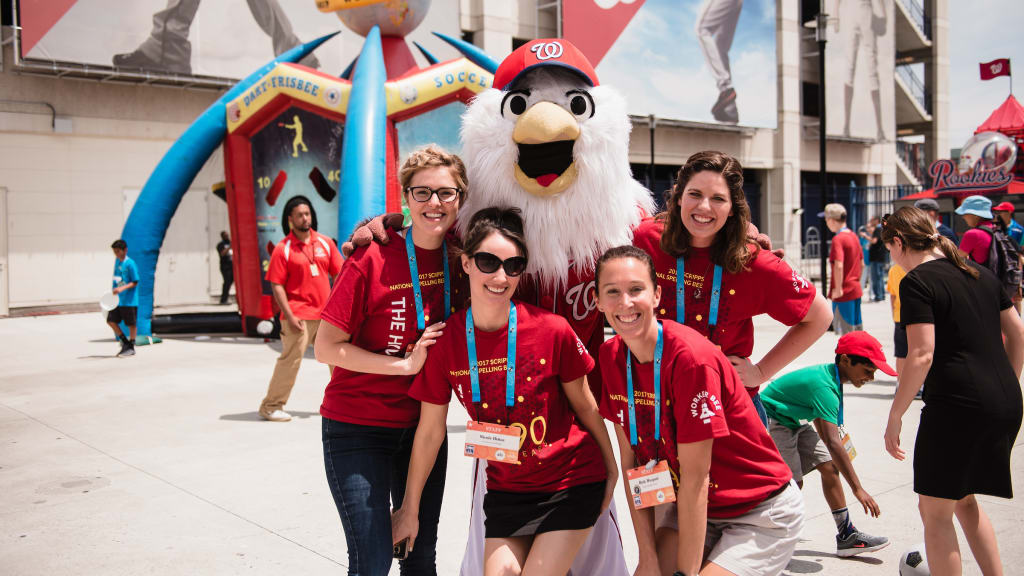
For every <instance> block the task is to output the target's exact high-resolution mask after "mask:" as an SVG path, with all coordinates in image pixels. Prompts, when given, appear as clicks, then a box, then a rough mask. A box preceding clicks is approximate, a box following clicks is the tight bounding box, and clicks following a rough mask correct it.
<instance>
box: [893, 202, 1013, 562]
mask: <svg viewBox="0 0 1024 576" xmlns="http://www.w3.org/2000/svg"><path fill="white" fill-rule="evenodd" d="M882 222H883V224H882V225H883V230H882V240H883V241H884V242H885V245H886V247H887V248H888V249H889V252H890V254H891V255H892V259H893V260H894V261H895V262H896V263H897V264H899V265H900V266H901V267H903V269H904V270H906V271H907V275H906V277H905V278H904V279H903V281H902V282H901V283H900V302H901V306H902V309H901V312H900V320H901V322H903V323H904V324H905V325H906V327H907V340H908V344H909V354H908V356H907V359H906V361H905V363H904V368H903V371H902V372H900V375H899V385H898V387H897V389H896V397H895V399H894V400H893V405H892V409H891V410H890V412H889V423H888V426H887V427H886V430H885V448H886V450H888V452H889V453H890V454H892V456H893V457H894V458H896V459H898V460H903V458H904V452H903V450H902V449H901V448H900V428H901V426H902V419H903V414H904V413H905V412H906V411H907V408H909V407H910V404H911V402H913V399H914V393H915V392H916V391H917V390H918V389H919V388H920V387H921V384H924V385H925V387H924V404H925V406H924V408H923V409H922V410H921V423H920V426H919V427H918V431H917V442H916V444H915V446H914V491H915V492H917V493H918V495H919V496H918V497H919V505H918V508H919V509H920V512H921V520H922V521H923V523H924V539H925V549H926V551H927V555H928V564H929V567H930V568H931V573H932V574H933V575H935V576H940V575H948V574H954V575H959V574H960V573H961V562H960V549H959V546H958V545H957V539H956V530H955V528H954V527H953V516H954V514H955V515H956V518H957V520H958V521H959V522H960V526H961V528H963V531H964V534H965V535H966V537H967V542H968V544H970V547H971V552H972V553H973V554H974V558H975V560H976V561H977V562H978V565H979V566H980V567H981V570H982V573H983V574H986V575H993V574H997V575H998V574H1002V573H1003V571H1002V565H1001V562H1000V559H999V548H998V545H997V544H996V537H995V531H994V530H993V528H992V523H991V522H990V521H989V519H988V516H987V515H986V514H985V512H984V511H983V510H982V509H981V506H980V505H979V504H978V501H977V500H976V499H975V497H974V495H975V494H988V495H992V496H999V497H1002V498H1012V497H1013V490H1012V486H1011V483H1010V450H1011V448H1012V447H1013V444H1014V440H1015V439H1016V437H1017V431H1018V430H1019V429H1020V425H1021V413H1022V399H1021V389H1020V381H1019V378H1020V373H1021V366H1022V364H1024V324H1022V323H1021V319H1020V317H1019V316H1018V315H1017V313H1016V311H1015V310H1014V308H1013V305H1012V303H1011V301H1010V297H1009V296H1008V295H1007V294H1006V293H1005V292H1004V291H1003V289H1002V286H1001V284H1000V282H999V280H998V279H996V277H995V276H994V275H993V274H992V273H991V272H989V271H988V270H987V269H985V268H983V267H981V266H978V265H977V264H975V263H973V262H968V261H966V260H965V258H964V257H963V254H962V253H961V252H959V251H958V250H957V248H956V246H954V245H953V243H952V242H950V241H949V240H948V239H946V238H945V237H944V236H940V235H939V234H938V233H937V232H936V231H935V228H934V225H933V224H932V222H931V220H930V219H929V218H928V216H927V215H926V214H925V213H924V212H922V211H921V210H918V209H917V208H913V207H909V206H908V207H905V208H900V209H899V210H897V211H896V213H895V214H893V215H892V216H889V217H887V218H884V219H883V221H882ZM997 327H998V328H997ZM1004 338H1005V340H1004Z"/></svg>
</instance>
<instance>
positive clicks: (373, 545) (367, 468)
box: [323, 418, 448, 576]
mask: <svg viewBox="0 0 1024 576" xmlns="http://www.w3.org/2000/svg"><path fill="white" fill-rule="evenodd" d="M415 435H416V428H415V427H413V428H384V427H378V426H363V425H360V424H349V423H346V422H338V421H337V420H331V419H330V418H323V444H324V468H325V469H326V471H327V483H328V485H329V486H330V488H331V494H332V495H333V496H334V504H335V505H336V506H337V507H338V514H339V515H340V516H341V525H342V528H344V530H345V541H346V542H347V543H348V573H349V576H386V575H387V573H388V571H389V570H390V569H391V560H392V546H391V508H392V503H393V504H394V508H400V507H401V506H402V499H403V498H404V497H405V479H406V477H407V476H408V473H409V458H410V456H411V455H412V442H413V437H414V436H415ZM447 466H448V440H447V438H446V439H445V441H444V442H443V443H442V444H441V447H440V449H438V451H437V461H436V462H435V464H434V469H433V470H432V471H431V472H430V476H429V477H428V478H427V483H426V485H425V486H424V487H423V496H422V498H421V500H420V513H419V520H420V531H419V535H418V536H417V537H416V545H415V547H414V548H413V551H412V553H410V554H409V557H408V558H406V559H405V560H400V561H399V566H400V567H401V573H402V575H403V576H419V575H430V576H435V575H436V574H437V566H436V564H435V559H436V557H437V550H436V548H437V522H438V519H439V518H440V516H441V498H442V497H443V496H444V481H445V473H446V471H447Z"/></svg>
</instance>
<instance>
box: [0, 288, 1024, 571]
mask: <svg viewBox="0 0 1024 576" xmlns="http://www.w3.org/2000/svg"><path fill="white" fill-rule="evenodd" d="M864 318H865V323H866V328H867V329H868V330H869V331H870V332H872V333H873V334H875V336H876V337H878V339H879V340H881V341H882V342H883V344H885V345H886V353H887V355H888V356H889V357H890V359H891V353H892V325H891V322H890V320H889V305H888V303H877V304H865V305H864ZM756 324H757V334H758V337H757V341H758V345H757V346H756V348H755V353H754V358H760V356H761V355H762V354H763V353H764V352H765V351H766V350H767V349H768V348H769V347H770V345H771V344H773V343H774V342H775V341H777V339H778V338H779V336H780V335H781V334H782V332H783V327H781V326H778V325H776V324H775V323H774V322H773V321H771V320H770V319H767V318H762V319H758V321H757V322H756ZM835 342H836V338H835V336H833V335H832V334H831V333H829V334H826V335H825V336H824V337H823V338H821V340H820V341H819V342H818V343H817V344H815V345H814V346H813V347H812V349H811V350H810V351H808V352H807V353H806V354H804V355H803V356H802V357H801V358H800V359H799V360H798V361H797V362H795V363H794V364H793V365H792V366H791V367H790V368H791V369H795V368H799V367H803V366H807V365H810V364H817V363H822V362H828V361H831V358H832V356H833V352H832V351H833V349H834V347H835ZM117 348H118V347H117V345H116V344H115V343H114V341H113V340H112V339H111V337H110V334H109V330H108V328H107V327H106V326H105V325H104V323H103V320H102V317H101V316H100V315H99V314H98V313H87V314H73V315H62V316H41V317H27V318H12V319H5V320H0V363H2V366H3V372H2V374H0V573H2V574H8V575H35V574H40V575H41V574H104V575H107V574H142V573H145V574H240V573H245V574H273V575H277V574H282V573H303V574H343V573H346V565H347V556H346V551H345V541H344V536H343V534H342V530H341V523H340V521H339V520H338V515H337V512H336V510H335V507H334V503H333V501H332V499H331V495H330V492H329V491H328V488H327V484H326V481H325V479H324V471H323V456H322V451H321V443H320V417H319V415H318V413H317V411H318V408H319V405H320V400H321V398H322V393H323V388H324V386H325V385H326V383H327V379H328V375H327V370H326V368H325V367H324V366H322V365H319V364H317V363H316V361H315V360H314V359H313V358H312V356H311V355H308V356H307V359H306V360H305V361H304V362H303V366H302V370H301V371H300V374H299V379H298V382H297V384H296V386H295V391H294V393H293V394H292V398H291V400H290V401H289V403H288V406H287V409H288V410H289V412H291V413H292V415H293V416H295V419H294V420H293V421H292V422H290V423H285V424H278V423H270V422H264V421H262V420H260V418H259V416H258V415H257V413H256V409H257V407H258V405H259V402H260V399H261V398H262V397H263V394H264V392H265V390H266V385H267V381H268V378H269V376H270V371H271V369H272V367H273V363H274V359H275V357H276V354H277V352H278V350H279V347H278V345H277V343H276V342H274V343H265V342H264V341H263V340H262V339H249V338H243V337H222V336H218V335H214V336H211V337H209V338H207V337H200V338H198V339H197V338H196V337H194V336H172V337H167V338H165V339H164V342H163V343H162V344H159V345H155V346H146V347H141V348H139V353H138V355H137V356H136V357H134V358H127V359H118V358H115V357H113V354H114V353H115V352H116V351H117ZM879 376H880V377H881V378H882V380H880V381H878V382H875V383H872V384H868V385H866V386H864V387H863V388H861V389H860V390H855V389H853V388H852V387H848V389H847V391H846V402H845V409H846V422H847V429H848V430H849V431H850V433H851V436H852V438H853V441H854V443H855V445H856V447H857V452H858V457H857V459H856V460H855V462H854V466H855V467H856V469H857V472H858V474H859V475H860V477H861V480H862V482H863V484H864V486H865V488H866V489H867V490H868V491H869V492H870V493H871V494H872V495H873V496H874V497H875V499H876V500H877V501H878V503H879V505H880V506H881V508H882V517H881V518H879V519H869V518H866V517H865V514H864V513H863V511H862V510H861V509H860V507H859V505H858V504H857V502H856V501H855V500H854V499H853V498H852V495H850V494H849V492H847V494H848V499H849V500H850V503H851V505H850V508H851V510H852V511H853V512H852V515H853V521H854V523H855V524H856V525H857V527H858V528H860V529H861V530H864V531H866V532H869V533H872V534H882V535H887V536H889V537H890V538H891V539H892V540H893V544H892V545H891V546H890V547H889V548H887V549H885V550H882V551H880V552H879V553H876V554H868V555H865V556H863V557H858V558H854V559H839V558H837V557H836V556H835V539H834V534H835V526H834V524H833V522H832V517H831V515H830V514H829V510H828V507H827V505H826V504H825V500H824V498H823V497H822V495H821V485H820V483H819V481H818V480H817V477H816V475H814V474H812V475H810V476H809V477H808V478H807V481H806V482H807V485H806V487H805V488H804V494H805V499H806V505H807V522H806V527H805V529H804V534H803V541H802V542H801V543H800V545H799V546H798V547H797V552H796V556H795V557H794V559H793V561H792V562H791V563H790V565H789V567H788V569H787V571H786V573H787V574H828V575H847V574H850V575H853V574H858V575H859V574H885V575H893V574H896V573H897V562H898V559H899V556H900V554H901V553H902V551H903V550H905V549H906V548H907V547H908V546H910V545H913V544H916V543H918V542H921V541H922V540H923V531H922V528H921V523H920V519H919V517H918V515H917V498H916V495H915V494H914V493H913V490H912V467H911V463H910V461H909V460H908V461H906V462H902V463H901V462H897V461H895V460H893V459H892V458H890V457H889V456H888V454H886V453H885V451H884V447H883V442H882V433H883V431H884V427H885V420H886V416H887V413H888V409H889V404H890V401H891V397H892V393H893V390H894V388H895V382H894V381H892V380H891V379H888V377H887V376H885V375H883V374H881V373H879ZM919 406H920V404H915V407H913V408H911V410H910V411H909V412H908V414H907V416H906V418H905V420H904V432H903V443H904V445H905V446H907V448H908V452H909V451H911V449H912V446H913V441H914V435H915V434H916V431H917V422H918V409H919ZM466 419H467V417H466V414H465V412H464V411H463V410H462V409H461V408H460V407H458V406H453V407H452V409H451V410H450V412H449V431H450V442H451V445H452V446H453V447H458V446H460V445H461V444H462V443H463V430H464V425H465V422H466ZM1022 442H1024V437H1022V438H1018V442H1017V444H1018V446H1019V445H1020V444H1021V443H1022ZM1022 458H1024V456H1022V452H1021V450H1020V449H1017V450H1016V451H1015V452H1014V458H1013V469H1014V487H1015V489H1016V492H1017V494H1024V491H1022V490H1024V459H1022ZM469 464H470V462H469V459H467V458H463V457H462V456H461V455H460V451H459V450H457V449H453V450H452V454H451V456H450V459H449V464H448V483H447V487H446V490H445V501H444V509H443V511H442V517H441V529H440V541H439V543H438V572H439V574H445V575H448V574H456V573H457V572H458V566H459V564H460V562H461V559H462V552H463V549H464V547H465V541H466V532H467V526H468V518H469V486H470V484H469V474H470V473H469ZM956 465H957V463H956V462H950V466H956ZM980 499H981V500H982V501H983V506H984V507H985V509H986V511H987V512H988V513H989V515H990V516H991V518H992V521H993V523H994V525H995V528H996V533H997V537H998V540H999V544H1000V549H1001V552H1002V557H1003V563H1004V565H1005V566H1006V573H1007V574H1019V573H1024V568H1022V566H1024V502H1022V501H1021V499H1020V497H1019V496H1018V498H1017V499H1016V500H1001V499H995V498H987V497H983V498H980ZM616 504H617V506H618V509H619V511H620V517H621V518H622V520H623V526H622V529H623V539H624V546H625V550H626V557H627V565H629V566H630V567H631V568H632V567H633V566H635V563H636V545H635V542H634V539H633V531H632V527H631V526H630V524H629V519H628V518H629V517H628V513H627V509H626V503H625V500H624V498H623V497H622V494H621V490H620V491H619V492H618V493H617V502H616ZM961 548H962V551H963V553H964V557H965V561H964V566H965V574H980V571H979V570H978V567H977V565H976V564H975V563H974V561H973V559H972V558H971V556H970V553H969V549H968V547H967V545H966V542H965V541H963V539H962V537H961ZM392 573H397V569H394V570H392Z"/></svg>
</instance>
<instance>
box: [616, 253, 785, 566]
mask: <svg viewBox="0 0 1024 576" xmlns="http://www.w3.org/2000/svg"><path fill="white" fill-rule="evenodd" d="M596 276H597V307H598V309H599V310H601V312H603V313H604V314H605V317H606V318H607V319H608V323H609V324H610V325H611V327H612V328H613V329H614V330H615V332H616V336H614V337H613V338H611V339H610V340H608V341H607V342H605V343H604V344H603V345H602V346H601V352H600V362H599V363H600V365H601V375H602V378H603V390H602V395H601V415H602V416H604V417H605V418H606V419H607V420H609V421H610V422H612V423H613V424H615V432H616V436H617V438H618V442H619V454H621V456H622V473H623V478H624V480H625V481H624V485H625V488H626V499H627V501H629V502H630V515H631V516H632V519H633V527H634V529H635V531H636V537H637V545H638V548H639V552H640V558H639V565H638V566H637V569H636V571H635V572H634V574H635V575H636V576H655V575H660V574H669V573H672V572H675V573H676V574H680V573H681V574H684V575H685V574H690V575H695V574H697V573H698V572H699V573H701V574H714V575H721V574H778V573H780V572H781V571H782V570H783V569H784V568H785V567H786V563H787V562H788V561H789V558H790V557H791V556H792V555H793V550H794V549H795V547H796V544H797V541H798V540H799V536H800V530H801V528H802V526H803V515H804V506H803V498H802V497H801V495H800V491H799V489H797V487H796V485H795V484H793V482H792V474H791V473H790V471H789V467H788V466H787V465H786V463H785V462H784V461H783V460H782V457H781V456H780V455H779V452H778V450H777V449H776V448H775V444H774V443H773V442H772V439H771V437H770V436H769V435H768V432H767V430H766V429H765V427H764V426H763V425H762V424H761V423H760V422H759V421H758V417H757V414H756V412H755V411H754V406H753V404H751V403H750V401H749V400H748V399H747V394H746V393H745V392H744V391H743V385H742V383H741V382H740V381H739V377H738V376H737V374H736V370H735V369H734V368H733V366H732V365H731V364H730V362H729V360H728V359H727V358H726V357H725V355H724V354H723V353H722V352H721V351H720V350H718V349H717V348H716V347H715V346H714V345H712V344H711V343H710V342H708V340H707V339H706V338H705V337H704V336H702V335H701V334H699V333H698V332H696V331H695V330H693V329H691V328H689V327H687V326H683V325H681V324H678V323H676V322H673V321H672V320H661V321H659V320H658V317H657V312H656V310H657V308H658V306H659V303H660V302H659V301H660V299H661V295H662V290H661V288H660V287H659V286H658V285H657V278H656V276H655V269H654V263H653V261H652V260H651V257H650V256H649V255H648V254H647V253H646V252H644V251H643V250H640V249H639V248H637V247H635V246H620V247H618V248H612V249H611V250H609V251H607V252H605V254H604V255H603V256H601V258H600V259H599V260H598V262H597V272H596ZM627 430H628V432H627ZM676 487H678V489H677V488H676ZM673 499H674V500H675V502H673Z"/></svg>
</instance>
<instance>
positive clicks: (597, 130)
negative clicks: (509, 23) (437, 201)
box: [459, 39, 654, 287]
mask: <svg viewBox="0 0 1024 576" xmlns="http://www.w3.org/2000/svg"><path fill="white" fill-rule="evenodd" d="M494 86H495V88H492V89H488V90H485V91H484V92H482V93H480V94H479V95H477V97H476V98H475V99H474V100H473V102H472V103H471V104H470V105H469V108H468V109H467V110H466V113H465V114H464V115H463V117H462V134H461V136H462V158H463V160H464V161H465V163H466V169H467V172H468V177H469V189H470V193H469V195H468V198H467V200H466V202H465V203H464V204H463V205H462V208H461V210H460V214H459V232H461V233H462V234H465V232H466V230H465V227H466V225H467V224H468V223H469V220H470V217H471V216H472V215H473V214H474V213H476V212H477V211H478V210H481V209H483V208H487V207H490V206H502V207H516V208H519V209H520V210H522V212H523V220H524V221H525V224H526V241H527V245H528V246H529V248H530V263H529V266H528V267H527V270H526V272H527V274H530V275H533V276H534V277H536V278H537V279H538V280H539V281H540V282H541V284H542V285H544V286H554V287H565V286H566V284H567V282H568V275H569V270H570V268H572V267H575V268H576V269H577V271H578V272H581V273H582V272H585V271H587V270H592V269H593V267H594V264H595V263H596V261H597V258H598V257H600V255H601V254H602V253H603V252H604V251H605V250H607V249H608V248H611V247H613V246H619V245H622V244H629V243H630V242H631V241H632V230H633V228H634V227H635V226H636V225H637V224H639V223H640V220H641V218H642V217H643V216H644V215H646V214H650V213H651V212H652V210H653V208H654V202H653V199H652V198H651V194H650V192H648V191H647V189H646V188H644V187H643V186H642V185H640V183H638V182H637V181H636V180H634V179H633V176H632V173H631V171H630V168H629V132H630V130H631V128H632V126H631V124H630V121H629V115H628V114H627V112H626V102H625V100H624V99H623V98H622V96H620V95H619V94H618V92H616V91H614V90H612V89H611V88H609V87H607V86H599V85H598V82H597V74H596V73H595V72H594V68H593V67H592V66H591V65H590V63H589V62H588V61H587V59H586V57H584V56H583V54H582V53H581V52H580V51H579V50H578V49H577V48H576V47H575V46H573V45H572V44H570V43H569V42H567V41H566V40H563V39H542V40H534V41H532V42H529V43H528V44H526V45H524V46H522V47H520V48H519V49H517V50H516V51H514V52H512V54H510V55H509V57H508V58H506V59H505V60H504V61H503V62H502V63H501V65H500V66H499V67H498V70H497V72H496V73H495V75H494Z"/></svg>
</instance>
